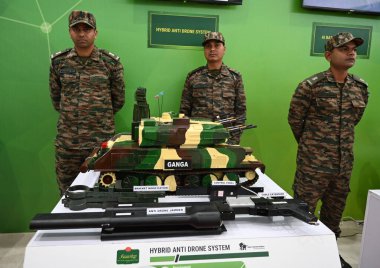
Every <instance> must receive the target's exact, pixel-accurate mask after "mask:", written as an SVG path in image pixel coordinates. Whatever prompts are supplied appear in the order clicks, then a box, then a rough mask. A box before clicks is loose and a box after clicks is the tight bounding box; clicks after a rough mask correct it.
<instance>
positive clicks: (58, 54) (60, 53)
mask: <svg viewBox="0 0 380 268" xmlns="http://www.w3.org/2000/svg"><path fill="white" fill-rule="evenodd" d="M70 50H71V48H67V49H65V50H62V51H58V52H56V53H54V54H51V56H50V59H54V58H55V57H58V56H60V55H63V54H65V53H67V52H69V51H70Z"/></svg>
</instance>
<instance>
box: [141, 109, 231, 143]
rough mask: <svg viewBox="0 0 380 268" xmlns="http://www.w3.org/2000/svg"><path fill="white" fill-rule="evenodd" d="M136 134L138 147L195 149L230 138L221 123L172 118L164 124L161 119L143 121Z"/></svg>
mask: <svg viewBox="0 0 380 268" xmlns="http://www.w3.org/2000/svg"><path fill="white" fill-rule="evenodd" d="M166 116H170V115H166ZM138 133H139V135H138V144H139V146H140V147H158V146H172V147H173V146H181V147H193V148H194V147H195V148H196V147H201V146H207V145H214V144H219V143H223V142H226V141H227V138H229V137H230V134H229V132H228V130H227V129H226V128H224V126H223V125H222V124H221V123H216V122H210V121H199V120H190V119H189V118H174V119H172V120H170V121H168V120H167V121H166V122H163V121H162V119H161V118H150V119H143V120H141V124H140V126H139V129H138Z"/></svg>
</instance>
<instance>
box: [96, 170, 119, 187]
mask: <svg viewBox="0 0 380 268" xmlns="http://www.w3.org/2000/svg"><path fill="white" fill-rule="evenodd" d="M115 183H116V174H115V173H113V172H107V173H104V174H102V175H101V176H100V178H99V184H100V185H102V186H103V187H105V188H108V187H110V186H111V185H114V184H115Z"/></svg>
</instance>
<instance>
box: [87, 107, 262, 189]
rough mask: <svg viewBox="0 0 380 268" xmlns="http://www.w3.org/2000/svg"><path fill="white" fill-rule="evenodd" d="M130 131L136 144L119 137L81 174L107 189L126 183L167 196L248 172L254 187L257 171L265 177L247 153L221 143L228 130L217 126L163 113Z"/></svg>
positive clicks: (90, 160)
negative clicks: (163, 188) (93, 174)
mask: <svg viewBox="0 0 380 268" xmlns="http://www.w3.org/2000/svg"><path fill="white" fill-rule="evenodd" d="M177 119H178V120H177ZM146 130H148V131H147V132H145V131H146ZM134 131H135V132H137V133H138V134H137V135H136V134H134V135H133V136H134V137H135V136H136V137H137V138H135V139H132V135H131V134H126V133H120V134H118V135H116V136H114V137H113V138H112V139H110V140H109V141H107V142H103V143H102V145H101V146H100V147H99V148H97V149H95V150H94V151H93V153H92V154H91V155H90V157H88V158H87V159H86V161H85V163H83V165H82V167H81V171H82V172H86V171H87V170H95V171H101V172H102V176H101V178H100V181H101V184H102V185H103V186H105V187H107V185H108V183H110V184H112V183H114V182H115V181H116V179H123V180H124V179H125V180H127V181H129V182H128V183H130V184H131V185H141V184H144V185H152V184H157V185H161V184H165V185H168V186H170V187H169V188H170V191H175V189H176V185H180V186H192V187H201V186H204V187H205V185H209V184H210V183H211V181H212V180H234V181H237V182H238V181H239V176H245V175H246V172H248V173H249V175H248V176H247V178H248V179H249V181H251V182H252V181H254V179H255V169H256V168H261V169H262V170H263V171H264V165H263V164H262V163H261V162H260V161H258V160H257V159H256V158H255V157H254V156H253V155H252V149H251V148H249V147H247V148H243V147H241V146H238V145H228V144H227V143H224V142H225V141H226V138H227V137H228V130H227V129H226V128H224V127H223V125H222V124H221V123H218V122H212V121H206V120H192V119H189V118H186V117H183V115H180V116H179V117H178V118H172V115H170V114H167V113H164V114H163V116H162V117H160V118H154V117H151V118H150V119H142V120H141V124H140V125H139V126H137V127H136V128H135V130H134ZM221 133H222V134H221ZM107 181H108V182H107Z"/></svg>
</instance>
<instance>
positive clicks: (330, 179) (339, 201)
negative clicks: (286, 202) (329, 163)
mask: <svg viewBox="0 0 380 268" xmlns="http://www.w3.org/2000/svg"><path fill="white" fill-rule="evenodd" d="M293 190H294V198H299V199H301V200H303V201H305V202H306V203H307V204H308V205H309V210H310V212H311V213H315V209H316V206H317V203H318V201H319V200H321V201H322V206H321V211H320V221H321V222H323V223H324V224H325V225H326V226H327V227H328V228H329V229H330V230H331V231H333V232H334V233H335V236H336V237H339V235H340V233H341V230H340V227H339V224H340V221H341V219H342V215H343V211H344V208H345V206H346V199H347V196H348V193H349V192H350V173H349V174H344V175H342V174H326V173H317V172H313V173H312V172H302V171H300V170H297V171H296V176H295V181H294V184H293Z"/></svg>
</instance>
